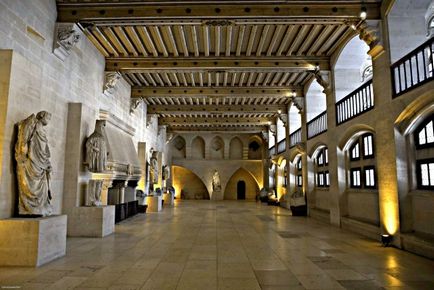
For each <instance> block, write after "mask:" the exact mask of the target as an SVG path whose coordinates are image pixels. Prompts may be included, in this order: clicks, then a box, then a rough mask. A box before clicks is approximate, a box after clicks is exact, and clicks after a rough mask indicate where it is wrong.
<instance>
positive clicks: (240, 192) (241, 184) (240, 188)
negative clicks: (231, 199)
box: [237, 180, 246, 200]
mask: <svg viewBox="0 0 434 290" xmlns="http://www.w3.org/2000/svg"><path fill="white" fill-rule="evenodd" d="M237 199H238V200H243V199H246V182H245V181H244V180H240V181H238V183H237Z"/></svg>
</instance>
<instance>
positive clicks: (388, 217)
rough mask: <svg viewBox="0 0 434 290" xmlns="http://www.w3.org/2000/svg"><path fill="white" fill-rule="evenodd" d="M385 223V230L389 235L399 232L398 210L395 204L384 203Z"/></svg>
mask: <svg viewBox="0 0 434 290" xmlns="http://www.w3.org/2000/svg"><path fill="white" fill-rule="evenodd" d="M382 207H383V214H382V215H383V222H384V228H385V230H386V232H387V233H388V234H389V235H394V234H395V233H396V232H397V231H398V217H399V214H398V208H397V206H396V205H395V203H394V202H390V201H389V202H387V201H386V202H384V204H383V205H382Z"/></svg>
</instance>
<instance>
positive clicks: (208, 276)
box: [0, 201, 434, 290]
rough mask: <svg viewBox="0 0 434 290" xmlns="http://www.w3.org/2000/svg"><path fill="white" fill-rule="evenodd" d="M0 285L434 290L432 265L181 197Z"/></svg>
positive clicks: (280, 216)
mask: <svg viewBox="0 0 434 290" xmlns="http://www.w3.org/2000/svg"><path fill="white" fill-rule="evenodd" d="M0 286H1V287H0V289H6V288H7V287H16V286H19V287H16V288H20V289H73V288H74V289H158V290H160V289H189V290H191V289H205V290H212V289H246V290H253V289H267V290H272V289H273V290H274V289H275V290H277V289H363V290H368V289H417V290H420V289H434V261H431V260H428V259H425V258H421V257H418V256H416V255H413V254H410V253H407V252H404V251H400V250H398V249H394V248H384V247H381V246H380V244H379V243H378V242H376V241H372V240H367V239H364V238H362V237H360V236H358V235H355V234H351V233H348V232H344V231H342V230H340V229H338V228H335V227H331V226H329V225H326V224H322V223H320V222H317V221H315V220H312V219H308V218H303V217H292V216H290V212H289V211H287V210H285V209H283V208H278V207H273V206H266V205H261V204H259V203H254V202H237V201H232V202H229V201H227V202H226V201H225V202H210V201H181V202H179V203H177V204H176V206H174V207H167V208H164V210H163V211H162V212H161V213H153V214H146V215H144V214H141V215H138V216H136V217H133V218H132V219H130V220H127V221H124V222H122V223H121V224H119V225H117V226H116V233H115V234H113V235H111V236H109V237H107V238H105V239H88V238H71V239H68V242H67V256H66V257H64V258H61V259H59V260H56V261H54V262H52V263H50V264H48V265H46V266H42V267H39V268H35V269H33V268H0Z"/></svg>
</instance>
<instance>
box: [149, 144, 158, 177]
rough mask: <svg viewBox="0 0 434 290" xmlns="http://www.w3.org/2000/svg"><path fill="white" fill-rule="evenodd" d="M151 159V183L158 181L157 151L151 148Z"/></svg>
mask: <svg viewBox="0 0 434 290" xmlns="http://www.w3.org/2000/svg"><path fill="white" fill-rule="evenodd" d="M151 152H152V153H151V159H150V160H149V161H150V170H149V176H150V181H151V184H154V183H158V159H157V154H158V152H157V151H153V150H152V149H151Z"/></svg>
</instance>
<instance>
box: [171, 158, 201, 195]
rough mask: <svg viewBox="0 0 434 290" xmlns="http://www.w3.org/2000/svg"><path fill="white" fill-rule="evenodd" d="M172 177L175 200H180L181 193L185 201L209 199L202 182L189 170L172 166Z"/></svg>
mask: <svg viewBox="0 0 434 290" xmlns="http://www.w3.org/2000/svg"><path fill="white" fill-rule="evenodd" d="M172 176H173V186H174V188H175V195H176V198H181V192H183V193H184V194H185V199H209V195H208V191H207V189H206V187H205V185H204V184H203V182H202V180H200V178H199V177H197V175H196V174H194V173H193V172H191V171H190V170H188V169H186V168H183V167H180V166H173V167H172Z"/></svg>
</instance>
